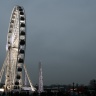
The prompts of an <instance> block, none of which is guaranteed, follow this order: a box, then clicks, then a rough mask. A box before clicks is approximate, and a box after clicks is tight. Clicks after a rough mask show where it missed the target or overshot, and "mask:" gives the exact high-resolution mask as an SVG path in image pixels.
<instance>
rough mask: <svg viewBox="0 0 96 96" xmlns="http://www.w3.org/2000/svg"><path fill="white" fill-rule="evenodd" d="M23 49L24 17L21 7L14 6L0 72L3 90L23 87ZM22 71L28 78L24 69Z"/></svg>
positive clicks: (24, 36)
mask: <svg viewBox="0 0 96 96" xmlns="http://www.w3.org/2000/svg"><path fill="white" fill-rule="evenodd" d="M25 47H26V17H25V13H24V9H23V7H21V6H15V7H14V8H13V10H12V14H11V18H10V23H9V29H8V35H7V44H6V52H7V56H6V59H5V61H4V64H3V66H2V69H1V72H0V82H1V79H2V75H3V73H4V70H5V85H4V88H5V90H8V91H11V90H13V89H21V88H22V87H23V78H22V77H23V75H22V68H23V67H24V57H25ZM24 70H25V73H26V75H27V77H28V78H29V76H28V73H27V70H26V68H25V67H24ZM29 81H30V79H29ZM30 82H31V81H30ZM30 84H31V89H32V90H33V91H34V90H35V89H34V87H33V86H32V83H30Z"/></svg>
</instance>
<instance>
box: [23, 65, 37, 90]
mask: <svg viewBox="0 0 96 96" xmlns="http://www.w3.org/2000/svg"><path fill="white" fill-rule="evenodd" d="M23 67H24V70H25V74H26V76H27V78H28V81H29V84H30V86H31V90H32V91H36V89H35V88H34V87H33V85H32V83H31V80H30V77H29V75H28V72H27V69H26V66H25V64H24V65H23Z"/></svg>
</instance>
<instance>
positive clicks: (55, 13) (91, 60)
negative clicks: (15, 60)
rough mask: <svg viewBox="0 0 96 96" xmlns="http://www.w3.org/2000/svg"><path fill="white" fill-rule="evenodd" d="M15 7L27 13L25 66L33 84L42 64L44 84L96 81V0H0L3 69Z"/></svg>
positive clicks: (0, 42)
mask: <svg viewBox="0 0 96 96" xmlns="http://www.w3.org/2000/svg"><path fill="white" fill-rule="evenodd" d="M15 5H20V6H23V7H24V9H25V13H26V23H27V39H26V40H27V44H26V56H25V63H26V66H27V69H28V72H29V75H30V78H31V80H32V82H33V84H38V62H39V61H41V62H42V67H43V79H44V85H47V84H48V85H50V84H72V82H75V83H79V84H88V83H89V81H90V80H91V79H96V0H0V66H2V64H3V62H4V59H5V57H6V50H5V49H6V48H5V46H6V40H7V32H8V26H9V21H10V16H11V12H12V9H13V7H14V6H15Z"/></svg>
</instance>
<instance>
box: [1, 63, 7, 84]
mask: <svg viewBox="0 0 96 96" xmlns="http://www.w3.org/2000/svg"><path fill="white" fill-rule="evenodd" d="M5 67H6V63H5V62H4V63H3V66H2V68H1V71H0V83H1V80H2V76H3V73H4V70H5Z"/></svg>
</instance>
